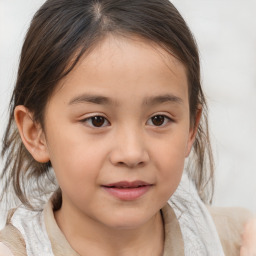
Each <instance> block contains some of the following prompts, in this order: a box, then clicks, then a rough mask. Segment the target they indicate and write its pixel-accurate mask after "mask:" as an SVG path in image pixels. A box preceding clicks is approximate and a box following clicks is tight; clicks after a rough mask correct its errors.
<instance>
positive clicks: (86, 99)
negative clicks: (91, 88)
mask: <svg viewBox="0 0 256 256" xmlns="http://www.w3.org/2000/svg"><path fill="white" fill-rule="evenodd" d="M111 102H112V100H111V99H109V98H107V97H105V96H99V95H89V94H82V95H79V96H76V97H74V98H73V99H71V100H70V102H69V105H73V104H77V103H94V104H99V105H107V104H110V103H111Z"/></svg>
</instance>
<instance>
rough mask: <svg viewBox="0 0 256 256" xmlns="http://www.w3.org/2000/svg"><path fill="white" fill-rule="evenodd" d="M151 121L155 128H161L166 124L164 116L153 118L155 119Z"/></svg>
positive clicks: (152, 118)
mask: <svg viewBox="0 0 256 256" xmlns="http://www.w3.org/2000/svg"><path fill="white" fill-rule="evenodd" d="M151 120H152V123H153V124H154V125H155V126H161V125H163V123H164V120H165V117H164V116H160V115H159V116H153V117H151Z"/></svg>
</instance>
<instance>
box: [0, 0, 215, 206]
mask: <svg viewBox="0 0 256 256" xmlns="http://www.w3.org/2000/svg"><path fill="white" fill-rule="evenodd" d="M109 33H111V34H118V35H121V36H128V37H129V36H131V35H138V36H140V37H142V38H145V39H147V40H150V41H152V42H154V43H156V44H158V45H160V46H161V47H162V48H164V49H165V50H166V51H168V52H169V53H170V54H172V55H174V56H175V57H176V58H177V59H179V60H180V61H181V62H182V63H183V64H184V65H185V67H186V69H187V76H188V83H189V85H188V86H189V104H190V118H191V124H192V125H193V124H194V119H195V115H196V112H197V111H198V106H202V109H203V114H202V118H201V121H200V124H199V128H198V133H197V136H196V140H195V143H194V145H193V152H192V154H191V156H192V157H191V159H190V162H189V163H188V166H189V167H190V168H189V173H190V176H191V178H192V179H193V180H194V182H195V184H196V187H197V189H198V191H199V195H200V197H201V198H202V200H203V201H205V202H209V200H211V198H212V192H213V162H212V153H211V145H210V141H209V134H208V123H207V105H206V101H205V97H204V94H203V92H202V89H201V83H200V62H199V56H198V50H197V46H196V43H195V40H194V38H193V35H192V34H191V32H190V30H189V28H188V26H187V25H186V23H185V21H184V20H183V18H182V17H181V15H180V14H179V12H178V11H177V10H176V8H175V7H174V6H173V5H172V4H171V3H170V2H169V0H48V1H46V2H45V4H43V5H42V7H41V8H40V9H39V10H38V11H37V13H36V14H35V16H34V17H33V19H32V22H31V25H30V28H29V30H28V32H27V35H26V38H25V41H24V44H23V48H22V52H21V57H20V64H19V70H18V76H17V82H16V86H15V88H14V91H13V94H12V98H11V105H10V106H11V107H10V117H9V122H8V125H7V128H6V131H5V135H4V140H3V148H2V152H1V153H2V157H3V158H4V161H5V165H4V168H3V171H2V173H1V179H3V180H4V184H5V186H4V188H3V191H2V195H3V194H4V193H6V191H7V190H8V188H12V189H13V190H14V194H15V196H16V198H17V199H19V200H20V201H21V202H22V203H23V204H25V205H26V206H28V207H32V204H31V199H30V198H31V196H28V194H29V193H31V191H28V189H27V188H28V187H33V188H35V191H36V192H37V193H36V195H34V197H37V198H40V195H41V194H42V195H44V194H46V193H47V191H49V189H50V188H54V189H56V186H54V180H55V179H54V177H52V175H51V174H52V172H51V168H50V167H51V163H50V162H49V163H38V162H36V161H35V160H34V159H33V158H32V156H31V155H30V153H29V152H28V151H27V149H26V148H25V146H24V145H23V143H22V141H21V138H20V136H19V133H18V129H17V127H16V125H15V121H14V109H15V107H16V106H18V105H24V106H25V107H27V108H28V109H29V110H30V111H31V112H32V113H33V116H34V121H35V122H39V123H40V124H41V125H42V127H44V110H45V106H46V103H47V101H48V99H49V97H50V96H51V94H52V92H53V90H54V89H55V86H56V84H57V83H58V81H60V80H61V79H62V78H63V77H64V76H66V75H67V74H68V73H69V72H70V71H71V70H72V69H73V68H74V66H75V65H76V63H77V62H78V61H79V59H80V58H81V56H83V55H84V54H85V53H87V52H88V51H89V50H91V49H92V48H93V47H94V46H95V45H96V43H98V42H100V41H101V40H102V39H103V38H104V36H106V35H107V34H109ZM74 57H75V59H74ZM71 60H72V65H70V63H71ZM28 183H30V185H31V186H28ZM207 185H208V186H207ZM207 188H208V189H207Z"/></svg>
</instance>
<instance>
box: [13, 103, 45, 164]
mask: <svg viewBox="0 0 256 256" xmlns="http://www.w3.org/2000/svg"><path fill="white" fill-rule="evenodd" d="M14 118H15V122H16V124H17V127H18V130H19V133H20V137H21V139H22V141H23V144H24V146H25V147H26V149H27V150H28V151H29V152H30V154H31V155H32V156H33V158H34V159H35V160H36V161H37V162H40V163H46V162H48V161H49V160H50V158H49V154H48V150H47V144H46V139H45V135H44V133H43V130H42V127H41V125H40V124H39V123H36V122H35V121H34V120H33V114H32V113H31V112H30V111H29V110H28V109H27V108H26V107H25V106H22V105H19V106H17V107H16V108H15V110H14Z"/></svg>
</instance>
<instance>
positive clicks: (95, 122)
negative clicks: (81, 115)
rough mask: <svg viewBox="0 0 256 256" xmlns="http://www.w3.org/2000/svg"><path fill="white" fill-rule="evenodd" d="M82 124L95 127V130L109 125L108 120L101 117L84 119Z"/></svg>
mask: <svg viewBox="0 0 256 256" xmlns="http://www.w3.org/2000/svg"><path fill="white" fill-rule="evenodd" d="M83 122H84V123H86V124H87V126H91V127H96V128H100V127H105V126H107V125H109V122H108V120H107V119H106V118H105V117H103V116H92V117H89V118H86V119H85V120H84V121H83Z"/></svg>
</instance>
